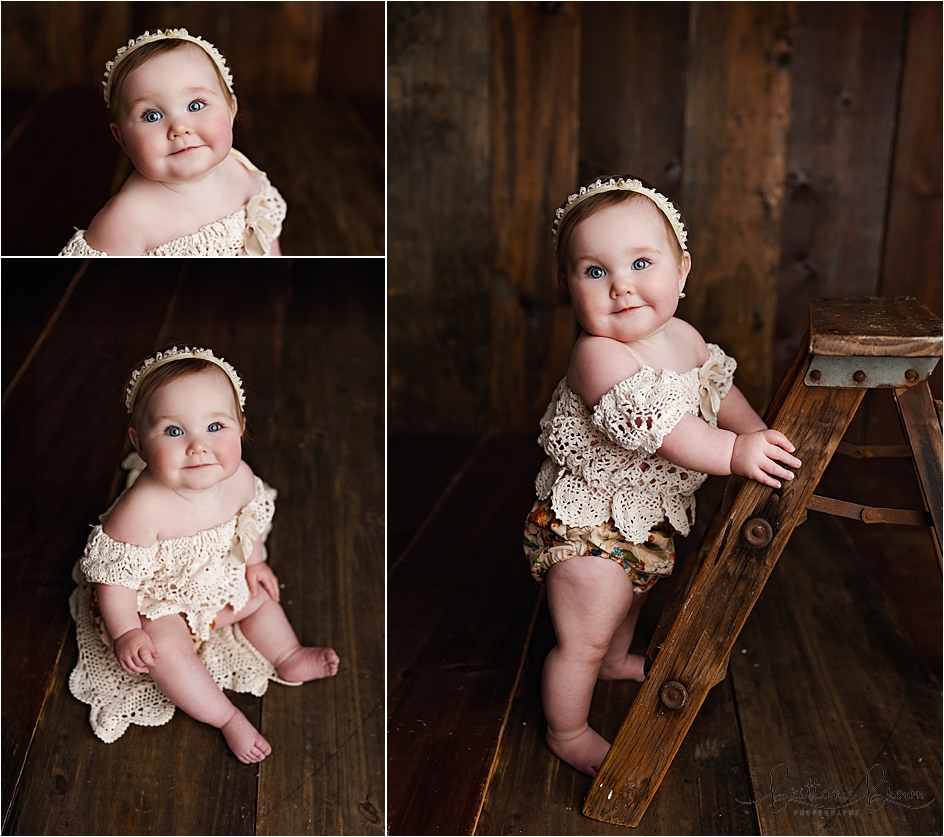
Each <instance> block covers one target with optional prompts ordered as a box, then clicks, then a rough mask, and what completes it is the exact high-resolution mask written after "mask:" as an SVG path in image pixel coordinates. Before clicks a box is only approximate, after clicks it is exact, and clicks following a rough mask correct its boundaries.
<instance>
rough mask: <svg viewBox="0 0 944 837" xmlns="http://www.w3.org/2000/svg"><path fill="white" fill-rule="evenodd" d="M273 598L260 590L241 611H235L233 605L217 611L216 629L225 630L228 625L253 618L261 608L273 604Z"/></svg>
mask: <svg viewBox="0 0 944 837" xmlns="http://www.w3.org/2000/svg"><path fill="white" fill-rule="evenodd" d="M271 601H272V598H271V597H270V596H269V594H268V593H267V592H266V591H265V590H264V589H263V588H261V587H260V588H259V592H258V593H256V594H255V595H254V596H250V598H249V601H248V602H246V604H244V605H243V606H242V607H241V608H240V609H239V610H233V606H232V605H226V607H224V608H223V609H222V610H220V611H217V614H216V619H215V620H214V621H213V627H214V628H225V627H226V626H227V625H232V624H234V623H236V622H242V621H243V619H246V618H248V617H250V616H252V615H253V614H254V613H255V612H256V611H257V610H259V608H261V607H262V606H263V605H264V604H265V603H266V602H271Z"/></svg>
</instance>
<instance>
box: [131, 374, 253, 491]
mask: <svg viewBox="0 0 944 837" xmlns="http://www.w3.org/2000/svg"><path fill="white" fill-rule="evenodd" d="M238 409H239V408H238V407H237V405H236V398H235V395H234V393H233V387H232V384H230V382H229V379H228V378H227V377H226V375H225V373H223V372H222V371H217V370H207V371H205V372H199V373H197V374H195V375H187V376H185V377H183V378H176V379H175V380H173V381H170V382H169V383H167V384H165V385H164V386H162V387H161V388H160V389H158V390H156V391H155V392H154V394H153V395H152V396H151V399H150V401H149V402H148V405H147V409H146V410H145V418H144V423H143V426H142V427H141V428H139V429H138V430H137V431H136V430H134V428H132V429H131V430H130V431H129V432H130V435H131V441H132V442H133V443H134V446H135V448H136V449H137V451H138V453H139V454H140V455H141V458H142V459H143V460H144V461H145V462H147V464H148V471H149V472H150V474H151V476H153V477H154V479H156V480H157V481H158V482H159V483H161V484H162V485H166V486H167V487H168V488H173V489H174V490H176V491H184V492H187V491H205V490H206V489H208V488H212V487H213V486H215V485H217V484H218V483H220V482H222V481H223V480H226V479H229V478H230V477H231V476H233V474H235V473H236V470H237V469H238V468H239V463H240V461H241V460H242V440H241V435H242V434H241V430H240V425H239V416H238V414H237V410H238Z"/></svg>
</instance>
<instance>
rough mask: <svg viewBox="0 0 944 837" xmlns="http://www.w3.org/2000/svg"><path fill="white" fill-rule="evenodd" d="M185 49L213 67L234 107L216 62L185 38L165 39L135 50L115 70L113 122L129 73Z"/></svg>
mask: <svg viewBox="0 0 944 837" xmlns="http://www.w3.org/2000/svg"><path fill="white" fill-rule="evenodd" d="M183 47H190V48H192V49H195V50H197V52H199V53H201V54H202V55H203V56H204V57H205V58H206V59H207V61H209V62H210V63H211V64H212V65H213V70H214V71H215V72H216V78H217V81H219V83H220V90H222V91H223V95H224V96H225V97H226V100H227V101H228V102H229V105H230V107H232V106H233V98H234V97H233V94H232V93H230V92H229V90H228V89H227V87H226V80H225V79H224V78H223V75H222V73H220V68H219V67H217V66H216V62H214V61H213V60H212V59H211V58H210V56H209V55H207V54H206V52H205V51H204V50H202V49H201V48H200V47H199V46H197V45H196V44H194V43H193V42H192V41H186V40H184V39H183V38H164V39H162V40H160V41H152V42H151V43H149V44H145V45H144V46H142V47H139V48H138V49H136V50H134V52H132V53H131V54H130V55H128V57H127V58H125V59H124V60H123V61H122V62H121V63H120V64H119V65H118V66H117V68H116V69H115V71H114V73H113V74H112V77H111V98H110V100H109V101H110V105H109V108H108V109H109V111H110V113H111V118H112V119H113V120H114V119H117V117H118V111H119V110H120V109H121V88H122V86H123V84H124V82H125V80H126V79H127V78H128V75H129V73H131V71H132V70H134V69H137V68H138V67H140V66H141V65H142V64H145V63H146V62H148V61H150V60H151V59H152V58H156V57H157V56H158V55H163V54H164V53H165V52H173V51H174V50H178V49H181V48H183Z"/></svg>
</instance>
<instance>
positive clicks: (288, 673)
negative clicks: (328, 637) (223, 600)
mask: <svg viewBox="0 0 944 837" xmlns="http://www.w3.org/2000/svg"><path fill="white" fill-rule="evenodd" d="M230 622H239V627H240V629H241V630H242V632H243V635H244V636H245V637H246V639H248V640H249V641H250V642H251V643H252V644H253V645H254V646H255V647H256V648H257V649H258V651H259V653H260V654H262V656H263V657H265V658H266V659H267V660H268V661H269V662H270V663H272V665H274V666H275V667H276V669H277V671H278V673H279V677H281V678H282V679H283V680H289V681H292V682H298V681H308V680H318V679H320V678H322V677H331V676H333V675H335V674H337V673H338V664H339V658H338V655H337V654H335V653H334V649H333V648H320V647H306V646H303V645H302V644H301V643H300V642H299V641H298V637H297V636H296V635H295V631H294V630H293V629H292V626H291V624H290V623H289V621H288V617H287V616H286V615H285V611H284V610H282V606H281V605H280V604H279V603H278V602H274V601H272V599H271V598H270V597H269V595H268V594H267V593H266V592H265V591H262V592H260V593H259V594H258V595H257V596H254V597H253V598H252V599H251V600H250V602H249V603H248V604H247V605H246V606H245V607H244V608H243V609H242V610H241V611H239V613H236V614H233V613H232V609H231V608H227V610H226V611H221V612H220V615H219V616H218V617H217V620H216V624H217V626H219V627H221V626H222V625H225V624H229V623H230Z"/></svg>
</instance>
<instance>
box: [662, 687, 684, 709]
mask: <svg viewBox="0 0 944 837" xmlns="http://www.w3.org/2000/svg"><path fill="white" fill-rule="evenodd" d="M686 700H688V689H686V688H685V687H684V686H683V685H682V684H681V683H679V682H678V680H666V681H665V683H663V684H662V688H660V689H659V701H660V702H661V704H662V705H663V706H664V707H665V708H666V709H681V708H682V707H683V706H684V705H685V701H686Z"/></svg>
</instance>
